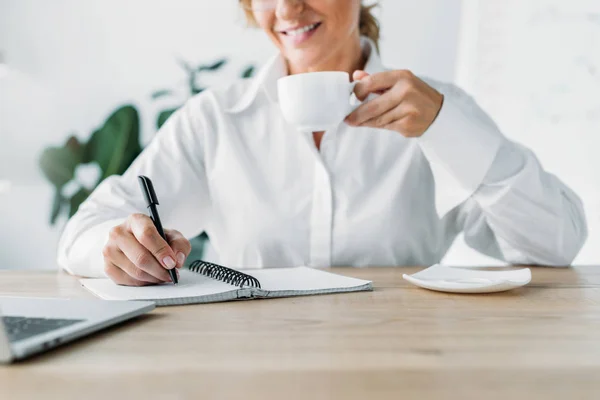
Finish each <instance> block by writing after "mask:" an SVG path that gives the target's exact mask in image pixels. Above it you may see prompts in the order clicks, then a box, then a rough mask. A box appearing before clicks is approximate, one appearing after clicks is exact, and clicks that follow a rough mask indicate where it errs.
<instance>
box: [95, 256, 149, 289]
mask: <svg viewBox="0 0 600 400" xmlns="http://www.w3.org/2000/svg"><path fill="white" fill-rule="evenodd" d="M104 272H105V273H106V276H108V277H109V278H110V279H111V280H112V281H113V282H114V283H116V284H117V285H125V286H147V285H151V283H149V282H143V281H138V280H136V279H134V278H132V277H131V276H129V275H128V274H127V273H126V272H125V271H123V270H122V269H121V268H119V267H117V266H116V265H115V264H113V263H111V262H110V261H106V262H105V265H104Z"/></svg>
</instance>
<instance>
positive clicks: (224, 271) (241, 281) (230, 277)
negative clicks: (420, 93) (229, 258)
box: [189, 260, 260, 289]
mask: <svg viewBox="0 0 600 400" xmlns="http://www.w3.org/2000/svg"><path fill="white" fill-rule="evenodd" d="M189 269H190V271H193V272H196V273H198V274H202V275H204V276H207V277H209V278H213V279H216V280H218V281H221V282H225V283H229V284H230V285H235V286H239V287H243V286H249V287H255V288H259V289H260V282H259V281H258V279H256V278H255V277H253V276H250V275H247V274H244V273H242V272H240V271H236V270H234V269H231V268H227V267H224V266H222V265H217V264H213V263H209V262H206V261H202V260H196V261H194V262H192V263H191V264H190V267H189Z"/></svg>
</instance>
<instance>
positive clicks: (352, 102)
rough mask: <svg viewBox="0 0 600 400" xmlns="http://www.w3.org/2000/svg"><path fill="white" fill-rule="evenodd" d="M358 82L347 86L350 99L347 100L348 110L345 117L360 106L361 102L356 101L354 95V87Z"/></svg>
mask: <svg viewBox="0 0 600 400" xmlns="http://www.w3.org/2000/svg"><path fill="white" fill-rule="evenodd" d="M357 83H358V81H354V82H350V83H349V85H348V88H349V93H348V95H349V96H350V98H349V99H348V109H347V111H346V116H348V115H350V113H351V112H352V111H354V110H356V109H357V108H358V106H360V105H361V104H362V101H360V100H358V98H357V97H356V96H355V95H354V87H355V86H356V84H357Z"/></svg>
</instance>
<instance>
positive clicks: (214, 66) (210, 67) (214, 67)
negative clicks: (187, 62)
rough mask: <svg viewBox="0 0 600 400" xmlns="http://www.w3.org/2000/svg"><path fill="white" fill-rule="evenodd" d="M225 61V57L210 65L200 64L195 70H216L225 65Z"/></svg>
mask: <svg viewBox="0 0 600 400" xmlns="http://www.w3.org/2000/svg"><path fill="white" fill-rule="evenodd" d="M226 62H227V59H226V58H223V59H221V60H219V61H217V62H215V63H214V64H211V65H201V66H199V67H198V68H197V69H196V71H198V72H200V71H216V70H218V69H219V68H221V67H222V66H223V65H225V63H226Z"/></svg>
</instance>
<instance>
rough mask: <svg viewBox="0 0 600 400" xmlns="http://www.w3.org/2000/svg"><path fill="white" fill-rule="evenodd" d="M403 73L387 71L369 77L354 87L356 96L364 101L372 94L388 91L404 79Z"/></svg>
mask: <svg viewBox="0 0 600 400" xmlns="http://www.w3.org/2000/svg"><path fill="white" fill-rule="evenodd" d="M400 72H402V71H385V72H379V73H377V74H374V75H369V76H367V77H366V78H364V79H362V80H360V81H359V82H358V83H357V84H356V86H355V87H354V94H355V95H356V97H357V98H358V99H359V100H361V101H362V100H364V99H366V98H367V96H368V95H369V94H371V93H377V92H381V91H387V90H388V89H390V88H391V87H392V86H394V85H395V84H396V83H397V82H398V81H399V80H400V79H402V76H403V74H401V73H400Z"/></svg>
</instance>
